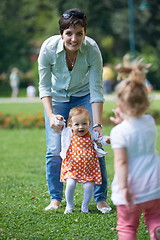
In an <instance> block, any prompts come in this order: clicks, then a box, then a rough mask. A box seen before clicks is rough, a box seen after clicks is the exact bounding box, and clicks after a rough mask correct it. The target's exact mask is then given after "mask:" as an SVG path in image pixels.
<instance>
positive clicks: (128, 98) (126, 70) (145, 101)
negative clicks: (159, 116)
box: [116, 56, 150, 117]
mask: <svg viewBox="0 0 160 240" xmlns="http://www.w3.org/2000/svg"><path fill="white" fill-rule="evenodd" d="M129 60H130V59H129V58H128V56H125V57H124V58H123V63H122V64H119V65H117V67H116V70H117V71H118V74H119V75H118V77H120V78H121V80H122V81H121V82H120V83H119V84H118V85H117V87H116V94H117V100H118V102H119V103H121V105H122V106H123V107H124V109H125V114H126V115H128V116H134V117H138V116H140V115H142V114H144V113H145V112H146V110H147V109H148V108H149V105H150V101H149V98H148V91H147V88H146V85H145V78H146V73H147V71H148V67H150V64H144V63H142V62H143V60H142V59H135V60H134V61H129Z"/></svg>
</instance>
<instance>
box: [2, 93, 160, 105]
mask: <svg viewBox="0 0 160 240" xmlns="http://www.w3.org/2000/svg"><path fill="white" fill-rule="evenodd" d="M150 96H151V99H155V100H160V94H157V93H153V94H151V95H150ZM104 98H105V101H113V100H115V101H116V97H115V95H114V94H109V95H105V96H104ZM39 102H41V100H40V98H39V97H35V98H27V97H17V98H0V104H4V103H39Z"/></svg>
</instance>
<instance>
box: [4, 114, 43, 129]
mask: <svg viewBox="0 0 160 240" xmlns="http://www.w3.org/2000/svg"><path fill="white" fill-rule="evenodd" d="M35 127H36V128H44V117H43V114H42V113H41V112H39V113H38V114H37V115H27V116H25V115H22V114H15V115H11V114H3V113H0V128H3V129H13V128H35Z"/></svg>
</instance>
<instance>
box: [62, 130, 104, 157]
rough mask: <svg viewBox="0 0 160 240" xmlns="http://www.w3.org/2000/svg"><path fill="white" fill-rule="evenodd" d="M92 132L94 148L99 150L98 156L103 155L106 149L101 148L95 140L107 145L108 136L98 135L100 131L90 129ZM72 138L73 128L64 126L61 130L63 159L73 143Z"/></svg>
mask: <svg viewBox="0 0 160 240" xmlns="http://www.w3.org/2000/svg"><path fill="white" fill-rule="evenodd" d="M90 134H91V139H92V141H93V145H94V148H95V150H96V151H97V156H98V157H103V156H104V155H105V154H107V152H105V151H104V150H102V149H101V148H99V147H98V145H97V144H96V142H95V141H97V142H98V143H100V144H102V145H103V146H106V145H108V143H107V142H106V137H107V136H103V137H98V135H99V133H98V132H95V131H90ZM71 139H72V131H71V128H70V127H64V128H63V130H62V132H61V152H60V156H61V158H62V159H64V158H65V157H66V152H67V150H68V148H69V145H70V143H71ZM94 140H95V141H94Z"/></svg>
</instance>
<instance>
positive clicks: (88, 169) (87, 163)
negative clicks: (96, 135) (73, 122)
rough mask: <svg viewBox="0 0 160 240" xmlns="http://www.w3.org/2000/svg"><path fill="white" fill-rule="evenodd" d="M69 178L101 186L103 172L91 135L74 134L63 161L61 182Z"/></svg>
mask: <svg viewBox="0 0 160 240" xmlns="http://www.w3.org/2000/svg"><path fill="white" fill-rule="evenodd" d="M67 178H73V179H76V180H77V181H78V182H81V183H84V182H88V181H89V182H94V184H101V183H102V177H101V170H100V165H99V160H98V157H97V152H96V150H95V149H94V147H93V143H92V140H91V136H90V133H89V132H88V133H86V134H85V135H84V136H78V135H76V134H74V133H73V136H72V140H71V143H70V146H69V148H68V150H67V153H66V158H64V159H63V161H62V167H61V178H60V181H61V182H65V181H66V180H67Z"/></svg>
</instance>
